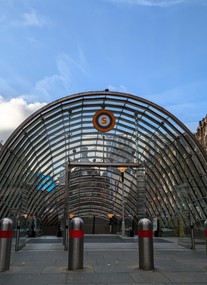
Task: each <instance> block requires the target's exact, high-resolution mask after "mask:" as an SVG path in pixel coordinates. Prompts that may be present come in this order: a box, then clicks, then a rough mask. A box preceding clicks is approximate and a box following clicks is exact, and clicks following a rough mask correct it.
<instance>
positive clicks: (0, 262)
mask: <svg viewBox="0 0 207 285" xmlns="http://www.w3.org/2000/svg"><path fill="white" fill-rule="evenodd" d="M12 224H13V222H12V220H11V219H9V218H4V219H2V220H0V272H3V271H7V270H9V266H10V258H11V246H12V237H13V232H12Z"/></svg>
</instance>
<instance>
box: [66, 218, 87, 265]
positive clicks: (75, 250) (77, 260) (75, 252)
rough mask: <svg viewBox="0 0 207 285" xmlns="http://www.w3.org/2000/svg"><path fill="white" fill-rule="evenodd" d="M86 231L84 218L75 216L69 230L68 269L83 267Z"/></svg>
mask: <svg viewBox="0 0 207 285" xmlns="http://www.w3.org/2000/svg"><path fill="white" fill-rule="evenodd" d="M83 250H84V231H83V220H82V219H81V218H78V217H76V218H73V219H72V220H71V222H70V230H69V253H68V270H77V269H83Z"/></svg>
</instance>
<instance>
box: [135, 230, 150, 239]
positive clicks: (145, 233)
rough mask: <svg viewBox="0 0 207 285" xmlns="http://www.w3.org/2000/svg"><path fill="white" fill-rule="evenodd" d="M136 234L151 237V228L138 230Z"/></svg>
mask: <svg viewBox="0 0 207 285" xmlns="http://www.w3.org/2000/svg"><path fill="white" fill-rule="evenodd" d="M138 236H139V237H143V238H145V237H146V238H153V231H152V230H138Z"/></svg>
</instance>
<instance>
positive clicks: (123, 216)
mask: <svg viewBox="0 0 207 285" xmlns="http://www.w3.org/2000/svg"><path fill="white" fill-rule="evenodd" d="M121 176H122V236H125V201H124V172H122V173H121Z"/></svg>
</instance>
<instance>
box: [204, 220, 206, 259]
mask: <svg viewBox="0 0 207 285" xmlns="http://www.w3.org/2000/svg"><path fill="white" fill-rule="evenodd" d="M204 235H205V241H206V258H207V220H205V222H204Z"/></svg>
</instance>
